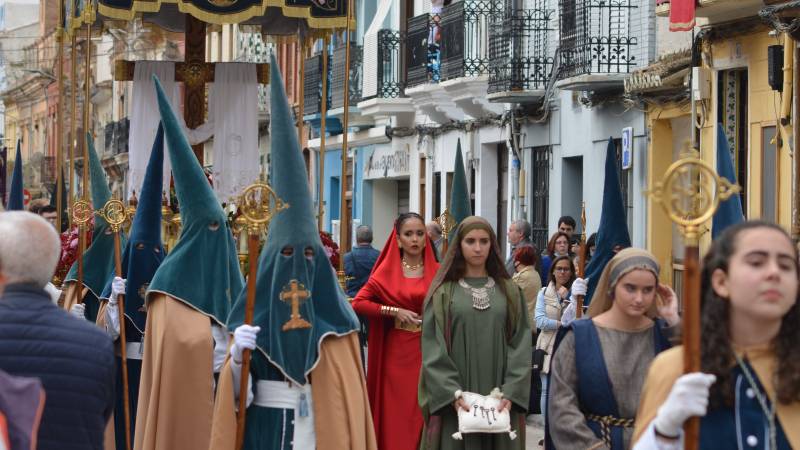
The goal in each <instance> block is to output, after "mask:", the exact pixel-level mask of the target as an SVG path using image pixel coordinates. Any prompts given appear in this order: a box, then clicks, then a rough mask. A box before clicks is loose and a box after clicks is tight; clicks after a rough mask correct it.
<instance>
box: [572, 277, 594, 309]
mask: <svg viewBox="0 0 800 450" xmlns="http://www.w3.org/2000/svg"><path fill="white" fill-rule="evenodd" d="M588 288H589V285H588V284H587V281H586V280H585V279H583V278H575V280H574V281H573V282H572V288H571V289H570V292H571V295H570V297H569V299H570V300H571V301H572V303H576V299H577V298H578V296H579V295H583V296H586V292H587V291H588Z"/></svg>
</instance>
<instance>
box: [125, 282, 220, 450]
mask: <svg viewBox="0 0 800 450" xmlns="http://www.w3.org/2000/svg"><path fill="white" fill-rule="evenodd" d="M145 336H146V339H145V341H144V358H143V360H142V376H141V381H140V388H139V405H138V411H137V416H136V436H135V442H134V447H133V448H134V449H135V450H201V449H206V448H208V444H209V439H210V437H211V419H212V414H213V406H214V393H213V389H214V387H213V383H214V378H213V371H214V369H213V353H214V340H213V338H212V337H211V327H210V322H209V318H208V316H206V315H204V314H202V313H200V312H199V311H197V310H195V309H193V308H191V307H189V306H187V305H186V304H184V303H183V302H181V301H180V300H177V299H175V298H174V297H171V296H168V295H165V294H159V293H157V294H153V295H150V296H149V297H148V302H147V327H146V329H145Z"/></svg>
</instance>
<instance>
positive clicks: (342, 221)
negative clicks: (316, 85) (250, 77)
mask: <svg viewBox="0 0 800 450" xmlns="http://www.w3.org/2000/svg"><path fill="white" fill-rule="evenodd" d="M352 18H353V1H352V0H347V24H346V26H345V35H344V36H345V38H344V39H345V40H344V112H343V115H342V168H341V170H342V176H341V186H340V190H341V198H340V203H339V210H340V214H339V251H340V252H341V254H342V255H344V254H345V252H347V249H348V243H349V241H350V239H349V237H350V218H349V217H348V214H347V134H348V125H349V119H350V21H351V20H352ZM339 271H341V272H344V258H339Z"/></svg>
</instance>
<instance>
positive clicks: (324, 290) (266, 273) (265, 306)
mask: <svg viewBox="0 0 800 450" xmlns="http://www.w3.org/2000/svg"><path fill="white" fill-rule="evenodd" d="M270 68H271V75H270V118H271V119H270V122H271V130H270V138H271V145H270V147H271V149H272V159H271V163H272V164H271V170H272V172H271V182H272V188H273V189H274V190H275V193H276V194H277V195H278V197H279V198H280V199H281V200H283V201H284V202H286V203H288V208H287V209H285V210H283V211H281V212H279V213H277V215H275V217H274V218H273V220H272V222H271V223H270V227H269V235H268V237H267V242H266V244H265V245H264V249H263V250H262V252H261V256H260V258H259V261H258V275H257V279H256V304H255V316H254V321H253V322H254V324H255V325H258V326H260V327H261V332H260V333H259V334H258V338H257V340H256V345H257V346H258V350H259V351H260V352H261V353H262V354H264V356H266V357H267V359H269V361H270V362H271V363H272V364H273V365H275V366H276V367H277V368H278V370H280V371H281V372H282V373H283V374H284V375H285V376H286V377H287V378H288V379H290V380H292V381H293V382H295V383H297V384H301V385H304V384H306V383H307V382H308V381H309V380H308V375H309V373H310V372H311V370H312V369H313V368H314V366H315V365H316V364H317V362H318V361H319V357H320V354H319V348H320V343H321V341H322V339H324V338H325V337H326V336H329V335H336V336H341V335H344V334H347V333H351V332H354V331H356V330H358V329H359V323H358V319H357V318H356V315H355V313H354V312H353V309H352V308H351V307H350V305H349V304H348V302H347V297H346V295H345V293H344V291H342V289H341V287H339V283H338V281H337V279H336V274H335V273H334V271H333V268H332V267H331V265H330V262H329V260H328V257H327V256H326V254H325V248H324V247H323V246H322V241H321V240H320V237H319V231H318V229H317V225H316V221H315V218H314V206H313V203H312V201H311V191H310V190H309V187H308V183H307V181H306V180H307V174H306V169H305V164H304V162H303V156H302V153H301V151H300V144H299V143H298V141H297V129H296V128H295V125H294V121H293V119H292V113H291V109H290V108H289V102H288V100H287V98H286V92H285V91H284V87H283V78H282V77H281V74H280V71H279V70H278V63H277V62H276V61H275V57H274V56H272V58H271V62H270ZM293 286H294V287H295V288H296V290H298V291H301V292H303V295H304V296H305V298H304V300H303V301H302V303H300V308H299V312H300V316H301V317H302V320H304V321H306V322H307V324H308V325H309V327H307V328H299V329H286V330H284V327H285V325H286V324H287V323H288V322H289V320H290V318H291V317H290V315H291V311H292V307H291V302H290V301H285V300H281V298H282V297H283V298H286V296H287V291H289V290H290V289H291V288H292V287H293ZM246 299H247V293H246V292H244V291H243V292H242V293H241V295H240V296H239V298H238V299H237V300H236V304H235V305H234V307H233V311H231V316H230V318H229V319H228V329H229V330H233V329H235V328H236V327H238V326H239V325H241V324H242V323H243V322H244V309H245V304H246Z"/></svg>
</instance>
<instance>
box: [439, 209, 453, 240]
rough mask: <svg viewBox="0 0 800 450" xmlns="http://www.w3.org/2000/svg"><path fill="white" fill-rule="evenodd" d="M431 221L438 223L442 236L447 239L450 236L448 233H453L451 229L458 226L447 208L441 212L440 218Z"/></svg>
mask: <svg viewBox="0 0 800 450" xmlns="http://www.w3.org/2000/svg"><path fill="white" fill-rule="evenodd" d="M433 221H434V222H436V223H438V224H439V226H440V227H442V234H443V235H444V236H445V237H447V236H448V235H449V234H450V232H451V231H453V228H455V227H457V226H458V223H456V219H455V218H453V215H452V214H450V211H449V210H448V209H447V208H445V209H444V211H442V215H441V216H439V217H437V218H435V219H433Z"/></svg>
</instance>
